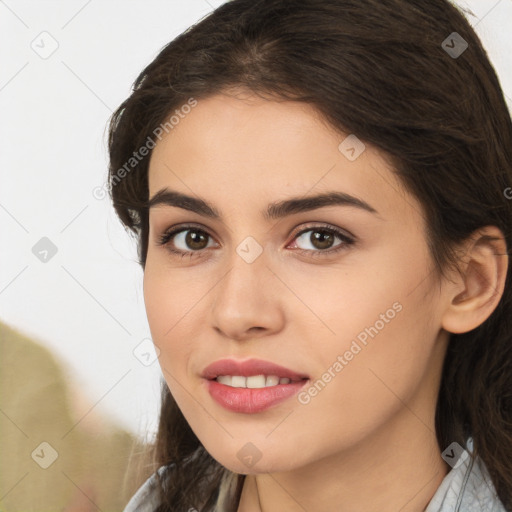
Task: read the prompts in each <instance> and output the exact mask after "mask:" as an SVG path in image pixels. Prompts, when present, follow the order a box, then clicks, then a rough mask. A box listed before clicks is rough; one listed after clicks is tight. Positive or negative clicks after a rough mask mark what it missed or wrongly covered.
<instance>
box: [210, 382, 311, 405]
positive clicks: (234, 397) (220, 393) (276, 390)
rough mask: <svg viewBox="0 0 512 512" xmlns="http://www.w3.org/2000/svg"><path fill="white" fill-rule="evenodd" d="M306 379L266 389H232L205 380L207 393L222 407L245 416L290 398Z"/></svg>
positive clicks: (302, 385)
mask: <svg viewBox="0 0 512 512" xmlns="http://www.w3.org/2000/svg"><path fill="white" fill-rule="evenodd" d="M308 381H309V380H308V379H304V380H300V381H298V382H290V383H289V384H278V385H277V386H269V387H268V388H255V389H249V388H234V387H231V386H226V385H225V384H221V383H220V382H217V381H216V380H207V381H206V383H207V386H208V392H209V393H210V395H211V397H212V398H213V399H214V400H215V401H216V402H217V403H218V404H220V405H222V407H224V408H226V409H228V410H230V411H234V412H242V413H245V414H254V413H258V412H261V411H264V410H265V409H268V408H269V407H271V406H273V405H275V404H277V403H279V402H282V401H283V400H286V399H287V398H290V397H291V396H293V395H295V394H297V393H298V392H299V390H300V389H301V388H302V387H304V385H305V384H306V383H307V382H308Z"/></svg>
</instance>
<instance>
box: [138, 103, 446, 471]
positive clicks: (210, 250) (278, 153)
mask: <svg viewBox="0 0 512 512" xmlns="http://www.w3.org/2000/svg"><path fill="white" fill-rule="evenodd" d="M183 112H185V109H184V110H183ZM186 112H189V113H187V114H183V113H182V115H181V116H179V117H176V119H179V122H176V119H175V120H174V128H173V129H171V130H169V133H168V134H166V135H165V136H164V137H163V138H162V139H161V140H160V141H159V142H158V143H157V145H156V147H155V149H154V150H153V154H152V156H151V161H150V169H149V197H150V198H153V197H154V196H155V194H157V192H159V191H161V190H163V189H168V191H169V192H171V191H172V192H174V193H176V194H181V195H183V196H189V197H190V199H189V200H184V199H181V200H180V201H179V202H180V204H181V206H177V203H173V204H171V203H172V201H169V202H168V203H167V204H165V203H162V202H161V203H159V204H155V205H154V206H152V207H151V208H150V217H149V223H150V231H149V248H148V254H147V261H146V268H145V274H144V298H145V304H146V309H147V315H148V321H149V325H150V329H151V334H152V337H153V341H154V343H155V345H156V346H157V347H158V349H159V350H160V356H159V362H160V365H161V368H162V372H163V376H164V377H165V379H166V382H167V384H168V386H169V389H170V391H171V393H172V395H173V396H174V398H175V400H176V402H177V403H178V405H179V407H180V409H181V411H182V412H183V414H184V416H185V418H186V419H187V421H188V423H189V424H190V426H191V428H192V430H193V431H194V432H195V434H196V435H197V437H198V438H199V439H200V441H201V442H202V443H203V445H204V446H205V448H206V449H207V450H208V451H209V452H210V453H211V455H212V456H213V457H214V458H215V459H217V460H218V461H219V462H220V463H221V464H222V465H224V466H226V467H228V468H229V469H231V470H232V471H236V472H238V473H259V472H262V473H263V472H270V471H286V470H291V469H294V468H299V467H303V466H305V465H307V464H310V463H314V462H315V461H319V460H320V459H322V458H324V457H327V456H336V455H342V454H348V453H350V452H349V449H353V448H354V447H356V446H359V445H360V443H369V442H371V443H375V444H374V446H375V447H376V446H378V444H377V443H378V442H388V443H389V442H390V440H395V441H396V442H397V443H398V442H401V440H403V439H406V438H411V436H423V437H425V436H426V435H429V436H431V435H432V432H434V430H435V428H434V410H435V403H436V398H437V390H438V382H439V376H440V372H441V366H442V361H443V358H444V354H445V348H446V342H447V339H448V333H447V332H446V331H444V330H443V329H442V327H441V318H442V311H443V307H446V300H445V299H444V298H443V297H444V295H443V286H439V283H438V282H437V281H436V280H435V273H434V270H433V263H432V260H431V258H430V256H429V253H428V249H427V242H426V238H425V225H424V219H423V217H422V213H421V208H420V205H419V203H418V202H417V201H416V200H415V199H414V198H413V197H412V196H411V195H409V194H407V193H406V192H405V191H404V189H403V187H401V186H400V183H399V182H398V181H397V178H396V177H395V175H394V174H393V173H392V171H391V169H390V168H389V167H388V165H387V163H386V161H385V160H384V159H383V158H382V156H381V155H380V154H379V152H378V151H377V150H375V149H374V148H372V147H370V146H369V145H366V147H364V146H362V145H361V142H360V141H358V140H357V139H354V136H350V137H349V138H347V136H348V135H349V134H339V133H337V132H336V131H335V130H333V129H331V128H329V127H328V126H327V125H326V124H325V123H323V122H322V120H321V118H320V117H319V116H318V115H317V114H316V112H315V111H314V110H313V108H312V107H310V106H308V105H306V104H304V103H298V102H272V101H266V100H263V99H260V98H256V97H253V98H252V99H251V100H250V101H249V100H248V99H247V100H246V99H240V98H234V97H230V96H224V95H217V96H214V97H211V98H209V99H205V100H200V101H198V102H197V105H196V106H194V107H192V108H190V109H186ZM340 144H341V145H340ZM324 194H338V196H337V199H332V200H331V201H330V202H329V201H328V200H325V201H323V202H320V201H317V200H315V199H314V198H316V197H320V196H322V195H324ZM173 197H174V198H176V197H178V196H173ZM199 201H204V202H205V203H207V205H208V206H209V208H208V207H206V206H205V205H203V206H201V207H200V206H199ZM213 213H216V214H217V215H218V216H214V215H213ZM170 228H172V229H173V230H174V229H177V230H181V231H180V232H178V233H177V234H174V235H173V236H170V237H167V243H166V245H160V244H159V239H161V237H162V236H163V235H164V234H165V233H166V232H168V231H169V230H170ZM173 251H178V253H175V252H173ZM221 359H232V360H236V361H240V362H243V361H246V360H249V359H260V360H264V361H267V362H270V363H274V364H276V365H279V366H281V367H285V368H287V369H289V370H291V371H292V372H295V373H296V374H297V375H298V376H299V377H307V380H301V381H300V382H298V383H293V382H292V383H289V384H286V383H285V382H286V381H283V383H282V384H278V385H276V384H275V382H276V381H275V380H273V379H272V378H270V379H266V377H265V378H261V377H255V378H253V379H248V380H247V381H245V379H241V378H235V379H232V380H231V385H229V380H230V379H221V380H223V381H224V384H223V383H219V382H213V381H211V380H209V379H208V378H205V377H204V372H205V368H206V367H207V366H208V365H210V364H211V363H213V362H215V361H218V360H221ZM236 372H237V373H236ZM226 373H227V374H228V375H233V374H234V375H238V376H242V377H243V376H244V375H258V374H261V373H264V374H265V375H266V376H272V375H274V376H276V377H280V378H282V375H279V373H280V370H276V369H272V368H270V369H265V368H263V370H262V369H261V368H257V367H254V368H251V367H248V371H247V373H244V372H243V370H229V369H228V370H226V369H225V370H218V371H213V375H212V374H210V375H209V377H210V379H211V378H212V376H215V375H218V374H220V375H224V374H226ZM294 380H295V379H294ZM246 382H248V383H249V386H262V385H264V384H265V385H266V384H267V383H268V384H269V386H270V387H269V388H265V390H262V388H259V389H254V390H252V389H241V388H240V387H236V386H238V385H244V383H246ZM233 386H235V387H233ZM275 396H279V397H280V400H277V401H272V399H273V397H274V398H275ZM404 436H405V437H404ZM388 446H389V445H388ZM389 449H391V447H389ZM393 449H396V446H393ZM369 463H371V461H369Z"/></svg>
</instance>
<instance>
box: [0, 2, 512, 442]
mask: <svg viewBox="0 0 512 512" xmlns="http://www.w3.org/2000/svg"><path fill="white" fill-rule="evenodd" d="M221 3H223V2H222V1H220V0H217V1H214V0H187V1H184V0H166V1H156V0H152V1H142V0H123V1H121V0H116V1H100V0H88V1H87V0H74V1H69V0H68V1H50V0H45V1H44V2H41V1H35V0H33V1H21V0H5V1H2V0H0V34H1V37H2V40H1V44H0V62H1V66H0V112H1V117H0V140H1V141H2V150H1V151H0V173H1V187H0V229H1V233H2V237H1V240H2V250H1V255H2V258H1V263H0V320H2V321H3V322H5V323H7V324H9V325H11V326H13V327H16V328H17V329H19V330H20V331H21V332H23V333H26V334H28V335H30V336H32V337H34V338H36V339H38V340H39V341H40V342H41V343H42V344H44V345H45V346H47V347H48V348H49V349H50V350H51V351H52V352H53V353H54V354H55V355H56V357H57V358H58V360H59V361H60V362H61V363H62V365H63V367H64V368H65V371H66V372H67V373H68V375H69V377H68V381H69V383H70V385H72V386H73V387H74V388H76V389H78V390H79V392H80V393H81V394H82V395H83V396H84V397H85V399H86V402H85V403H84V404H82V406H81V407H82V409H81V410H80V411H78V414H85V413H86V412H87V411H88V410H89V409H90V408H91V407H92V408H93V414H98V413H100V414H102V415H106V416H107V417H109V418H111V419H112V420H114V421H117V422H118V423H119V424H120V425H121V426H123V427H125V428H127V429H129V430H130V431H131V432H133V433H134V434H136V435H138V436H140V437H141V438H144V437H145V438H148V437H149V438H150V437H152V435H153V434H154V432H155V431H156V420H157V414H158V406H159V398H160V387H159V380H160V368H159V366H158V362H156V361H155V362H154V363H153V364H151V365H149V366H146V365H144V364H142V363H141V362H140V361H139V360H138V359H137V358H136V357H135V356H134V353H133V351H134V349H135V348H136V347H137V346H138V345H139V344H140V343H141V342H142V341H143V340H144V339H148V338H150V332H149V327H148V324H147V319H146V316H145V310H144V300H143V294H142V270H141V269H140V267H139V265H138V263H137V255H136V245H135V241H134V240H133V239H132V238H131V237H129V236H128V234H127V233H126V232H125V231H124V229H123V228H122V226H121V224H120V222H119V221H118V220H117V218H116V216H115V213H114V210H113V208H112V206H111V204H110V203H109V199H108V196H107V197H106V198H104V199H102V200H101V199H97V198H95V197H94V196H93V190H94V189H95V187H101V186H102V185H104V183H105V181H106V177H107V152H106V137H105V136H106V126H107V121H108V118H109V116H110V114H111V113H112V111H113V110H114V109H115V108H117V106H118V105H119V104H120V103H121V102H122V101H123V100H124V99H125V98H126V97H127V96H128V95H129V94H130V91H131V85H132V83H133V81H134V79H135V78H136V76H137V75H138V73H139V72H140V71H141V70H142V69H143V67H144V66H146V65H147V64H148V63H149V62H150V61H151V60H152V59H153V58H154V57H155V56H156V55H157V53H158V52H159V50H160V49H161V48H162V47H163V46H164V45H165V44H167V43H168V42H169V41H170V40H171V39H173V38H174V37H176V36H177V35H178V34H179V33H181V32H183V31H184V30H185V29H186V28H187V27H189V26H190V25H192V24H193V23H195V22H196V21H198V20H199V19H201V18H202V17H204V16H206V15H207V14H208V13H209V12H210V11H211V10H212V9H213V8H215V7H217V6H218V5H220V4H221ZM459 4H460V5H463V6H467V7H469V8H470V9H471V10H472V11H473V13H474V15H475V16H474V17H472V16H469V21H470V23H471V24H472V25H473V27H475V29H476V32H477V33H478V35H479V36H480V37H481V39H482V41H483V44H484V46H485V48H486V49H487V51H488V54H489V57H490V59H491V62H492V63H493V65H494V66H495V69H496V71H497V72H498V75H499V77H500V81H501V84H502V87H503V90H504V92H505V95H506V97H507V101H508V104H509V107H511V108H512V100H511V98H512V68H511V65H510V62H511V61H510V55H511V53H512V0H471V1H469V0H468V1H465V2H462V1H461V2H459ZM42 32H47V33H48V34H42V35H41V33H42ZM41 41H43V42H41ZM57 44H58V48H57V49H56V51H55V52H54V53H53V54H52V55H51V56H49V57H48V58H41V57H40V56H39V55H38V53H36V51H34V49H33V48H32V46H35V47H37V46H39V48H40V49H39V50H38V51H40V52H44V51H45V49H46V51H49V50H50V49H51V48H52V45H54V46H56V45H57ZM31 45H32V46H31ZM42 237H48V238H49V239H50V240H51V241H52V242H53V244H55V246H56V247H57V253H56V254H55V256H54V257H52V258H51V259H50V260H49V261H48V262H46V263H43V262H41V261H40V260H39V259H37V258H36V257H35V255H34V254H33V253H32V247H33V246H34V245H35V244H36V242H38V241H39V240H40V239H41V238H42ZM146 343H147V342H146ZM145 351H146V348H145V345H142V349H140V350H139V352H138V353H139V354H140V353H145Z"/></svg>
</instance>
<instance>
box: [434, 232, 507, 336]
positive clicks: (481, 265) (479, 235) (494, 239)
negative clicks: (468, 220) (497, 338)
mask: <svg viewBox="0 0 512 512" xmlns="http://www.w3.org/2000/svg"><path fill="white" fill-rule="evenodd" d="M464 247H465V249H464V250H463V256H462V258H461V264H460V274H457V276H456V280H455V282H454V283H453V285H454V286H453V287H451V288H450V291H449V293H450V296H449V297H448V299H449V304H448V307H447V309H446V310H445V312H444V314H443V318H442V327H443V328H444V329H445V330H447V331H448V332H451V333H464V332H468V331H471V330H472V329H475V328H476V327H478V326H479V325H481V324H482V323H484V322H485V320H487V318H489V316H491V314H492V312H493V311H494V310H495V308H496V306H497V305H498V303H499V301H500V299H501V297H502V295H503V290H504V289H505V280H506V277H507V269H508V254H507V244H506V241H505V237H504V236H503V233H502V232H501V230H500V229H498V228H497V227H496V226H486V227H484V228H481V229H478V230H477V231H475V232H474V233H472V235H471V236H470V237H469V239H468V240H467V241H466V243H465V244H464Z"/></svg>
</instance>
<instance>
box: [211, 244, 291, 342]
mask: <svg viewBox="0 0 512 512" xmlns="http://www.w3.org/2000/svg"><path fill="white" fill-rule="evenodd" d="M249 261H250V260H247V261H246V260H245V259H244V258H242V257H241V256H240V255H239V254H238V253H237V252H236V251H235V250H233V254H232V256H231V258H230V259H229V262H228V264H227V266H228V270H227V272H225V273H224V275H223V277H222V278H221V279H220V281H219V282H218V284H217V285H216V286H215V288H214V289H213V290H212V295H211V297H212V308H211V320H210V321H211V325H212V326H213V328H214V329H215V330H216V331H217V333H219V334H221V335H222V336H223V337H225V338H230V339H233V340H236V341H244V340H248V339H250V338H260V337H263V336H268V335H269V334H275V333H278V332H279V331H280V330H281V329H283V326H284V321H285V318H284V308H283V304H282V302H281V301H282V300H283V299H282V297H283V295H284V294H283V290H282V289H281V288H282V284H281V283H280V282H279V280H278V279H277V278H276V277H275V275H274V273H273V271H271V270H270V268H269V267H268V266H267V263H268V262H267V258H266V257H265V252H264V251H263V253H262V254H260V256H259V257H258V258H256V259H255V260H254V261H252V262H249Z"/></svg>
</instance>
